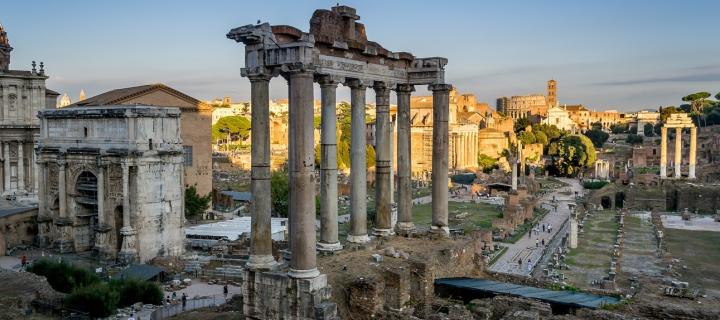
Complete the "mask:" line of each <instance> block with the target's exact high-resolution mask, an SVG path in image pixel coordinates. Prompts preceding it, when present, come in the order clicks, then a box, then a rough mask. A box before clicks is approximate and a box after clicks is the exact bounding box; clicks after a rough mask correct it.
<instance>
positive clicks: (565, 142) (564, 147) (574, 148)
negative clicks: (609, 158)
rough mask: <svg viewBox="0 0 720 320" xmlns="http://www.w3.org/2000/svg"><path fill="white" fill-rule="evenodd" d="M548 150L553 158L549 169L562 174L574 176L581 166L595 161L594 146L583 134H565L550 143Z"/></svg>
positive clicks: (584, 166)
mask: <svg viewBox="0 0 720 320" xmlns="http://www.w3.org/2000/svg"><path fill="white" fill-rule="evenodd" d="M549 150H550V156H551V157H552V160H553V165H552V167H551V171H554V172H555V173H557V174H559V175H564V176H571V177H574V176H576V175H577V174H578V173H579V172H580V171H581V170H582V168H586V167H589V166H591V165H592V164H593V163H595V159H596V154H595V147H594V146H593V143H592V141H590V139H589V138H588V137H586V136H584V135H577V134H571V135H566V136H565V137H563V138H562V139H561V140H559V141H556V142H553V143H551V147H550V148H549Z"/></svg>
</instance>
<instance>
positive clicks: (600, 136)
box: [585, 129, 610, 148]
mask: <svg viewBox="0 0 720 320" xmlns="http://www.w3.org/2000/svg"><path fill="white" fill-rule="evenodd" d="M585 136H587V137H588V138H590V141H592V143H593V146H594V147H595V148H602V147H603V144H605V142H606V141H607V139H608V138H610V135H609V134H608V133H607V132H605V131H602V130H600V129H592V130H588V131H585Z"/></svg>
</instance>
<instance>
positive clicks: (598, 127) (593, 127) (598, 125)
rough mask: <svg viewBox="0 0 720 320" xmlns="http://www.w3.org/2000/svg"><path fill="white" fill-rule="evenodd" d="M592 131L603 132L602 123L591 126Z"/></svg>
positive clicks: (598, 122) (594, 123)
mask: <svg viewBox="0 0 720 320" xmlns="http://www.w3.org/2000/svg"><path fill="white" fill-rule="evenodd" d="M590 129H591V130H602V123H600V121H597V122H593V123H591V124H590Z"/></svg>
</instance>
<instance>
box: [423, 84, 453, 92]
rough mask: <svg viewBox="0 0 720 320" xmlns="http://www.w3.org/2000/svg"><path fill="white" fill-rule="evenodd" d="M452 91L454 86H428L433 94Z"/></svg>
mask: <svg viewBox="0 0 720 320" xmlns="http://www.w3.org/2000/svg"><path fill="white" fill-rule="evenodd" d="M451 89H452V85H451V84H447V83H434V84H431V85H428V90H430V91H433V92H435V91H450V90H451Z"/></svg>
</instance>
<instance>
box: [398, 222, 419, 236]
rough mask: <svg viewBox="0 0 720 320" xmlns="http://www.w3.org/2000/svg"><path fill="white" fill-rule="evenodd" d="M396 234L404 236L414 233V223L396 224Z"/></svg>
mask: <svg viewBox="0 0 720 320" xmlns="http://www.w3.org/2000/svg"><path fill="white" fill-rule="evenodd" d="M395 229H396V232H397V233H398V234H400V235H403V236H406V235H411V234H413V233H415V223H413V222H398V223H397V224H396V225H395Z"/></svg>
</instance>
